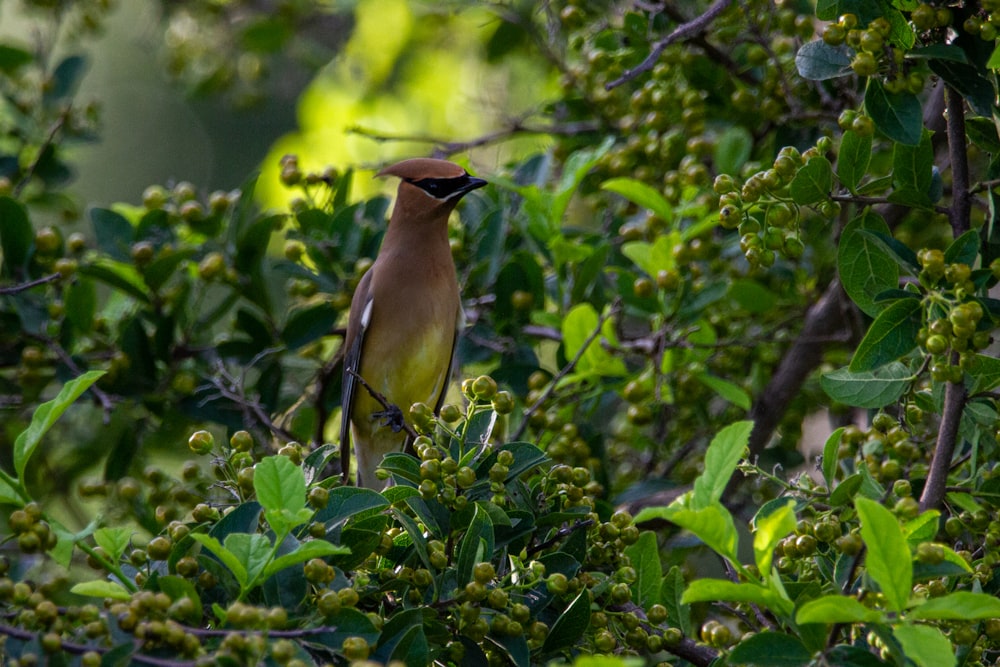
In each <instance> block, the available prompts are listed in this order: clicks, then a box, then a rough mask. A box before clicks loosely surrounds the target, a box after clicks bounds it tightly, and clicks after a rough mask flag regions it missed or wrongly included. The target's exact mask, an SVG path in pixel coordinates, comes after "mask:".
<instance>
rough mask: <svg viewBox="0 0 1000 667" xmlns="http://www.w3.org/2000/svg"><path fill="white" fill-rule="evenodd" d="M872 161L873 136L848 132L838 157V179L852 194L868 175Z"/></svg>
mask: <svg viewBox="0 0 1000 667" xmlns="http://www.w3.org/2000/svg"><path fill="white" fill-rule="evenodd" d="M871 159H872V138H871V135H865V136H862V135H860V134H858V133H857V132H852V131H851V130H848V131H847V132H844V138H843V139H842V140H841V142H840V153H839V154H838V155H837V178H839V179H840V182H841V183H842V184H843V185H844V187H846V188H847V189H848V190H850V191H851V192H855V190H856V188H857V187H858V184H859V183H861V179H863V178H864V177H865V174H866V173H868V164H869V163H870V162H871Z"/></svg>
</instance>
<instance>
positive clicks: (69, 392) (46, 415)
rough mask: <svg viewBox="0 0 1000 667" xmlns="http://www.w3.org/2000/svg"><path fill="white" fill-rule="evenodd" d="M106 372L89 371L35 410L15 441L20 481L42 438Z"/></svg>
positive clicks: (16, 467)
mask: <svg viewBox="0 0 1000 667" xmlns="http://www.w3.org/2000/svg"><path fill="white" fill-rule="evenodd" d="M102 375H104V371H87V372H86V373H83V374H82V375H80V376H78V377H76V378H74V379H72V380H70V381H69V382H67V383H66V384H65V385H63V388H62V389H61V390H59V393H58V394H57V395H56V397H55V398H53V399H52V400H51V401H46V402H45V403H42V404H41V405H39V406H38V407H37V408H36V409H35V413H34V414H33V415H32V416H31V423H30V424H29V425H28V428H26V429H24V430H23V431H22V432H21V434H20V435H19V436H17V440H15V441H14V470H15V471H16V473H17V477H18V478H19V479H23V478H24V469H25V468H26V467H27V465H28V461H29V460H30V459H31V455H32V454H34V453H35V450H36V449H37V448H38V445H39V444H40V443H41V441H42V438H43V437H44V436H45V434H46V433H47V432H48V430H49V429H50V428H52V426H53V424H55V423H56V421H58V419H59V418H60V417H61V416H62V414H63V413H64V412H66V410H67V409H68V408H69V406H70V405H72V404H73V402H74V401H76V399H78V398H79V397H80V396H81V395H82V394H83V392H85V391H87V389H89V388H90V386H91V385H92V384H94V383H95V382H97V380H98V379H100V378H101V376H102Z"/></svg>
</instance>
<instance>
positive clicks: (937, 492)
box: [920, 86, 971, 510]
mask: <svg viewBox="0 0 1000 667" xmlns="http://www.w3.org/2000/svg"><path fill="white" fill-rule="evenodd" d="M944 97H945V107H946V108H947V111H948V124H947V131H948V157H949V158H950V160H951V182H952V199H951V214H950V221H951V231H952V234H953V235H954V236H955V237H956V238H957V237H959V236H961V235H962V234H964V233H965V232H966V231H967V230H968V229H969V212H970V210H971V196H970V193H969V159H968V153H967V152H966V147H965V100H964V98H963V97H962V95H961V94H960V93H959V92H958V91H956V90H955V89H954V88H952V87H951V86H947V87H946V88H945V94H944ZM951 363H953V364H957V363H958V353H957V352H952V353H951ZM966 398H967V393H966V389H965V384H964V383H963V382H962V380H959V381H958V382H949V383H948V384H947V386H946V387H945V390H944V407H943V412H942V414H941V425H940V426H939V427H938V438H937V442H936V443H935V445H934V453H933V455H932V458H931V465H930V469H929V471H928V473H927V483H926V484H925V485H924V491H923V493H922V494H921V495H920V509H921V510H929V509H934V508H936V507H937V506H938V505H940V504H941V501H942V500H943V499H944V494H945V488H946V487H947V484H948V470H949V468H950V467H951V459H952V457H954V456H955V448H956V446H957V444H958V437H959V436H958V426H959V423H960V422H961V420H962V410H964V409H965V400H966Z"/></svg>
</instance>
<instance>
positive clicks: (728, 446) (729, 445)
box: [691, 421, 753, 509]
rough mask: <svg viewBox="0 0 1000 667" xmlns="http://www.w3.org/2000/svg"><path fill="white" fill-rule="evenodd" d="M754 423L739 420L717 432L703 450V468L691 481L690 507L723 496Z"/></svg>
mask: <svg viewBox="0 0 1000 667" xmlns="http://www.w3.org/2000/svg"><path fill="white" fill-rule="evenodd" d="M751 430H753V422H750V421H741V422H736V423H734V424H730V425H729V426H727V427H725V428H724V429H722V430H721V431H719V432H718V433H717V434H716V436H715V437H714V438H712V442H711V443H709V445H708V449H707V450H706V451H705V469H704V471H702V473H701V475H699V476H698V478H697V479H696V480H695V482H694V492H693V494H692V495H691V507H692V509H703V508H705V507H708V506H710V505H713V504H714V503H717V502H718V501H719V499H720V498H722V492H723V491H724V490H725V488H726V485H727V484H729V478H730V477H732V476H733V473H734V472H735V471H736V466H737V465H738V464H739V462H740V459H742V458H743V456H744V455H745V453H746V447H747V442H748V441H749V440H750V431H751Z"/></svg>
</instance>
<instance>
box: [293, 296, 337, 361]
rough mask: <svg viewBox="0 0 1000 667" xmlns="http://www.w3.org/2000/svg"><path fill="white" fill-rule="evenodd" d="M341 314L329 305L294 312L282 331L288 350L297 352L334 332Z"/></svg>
mask: <svg viewBox="0 0 1000 667" xmlns="http://www.w3.org/2000/svg"><path fill="white" fill-rule="evenodd" d="M338 316H339V313H338V312H337V311H336V310H335V309H333V308H331V307H330V305H329V304H327V303H319V304H316V305H313V306H306V307H305V308H299V309H297V310H293V311H292V312H291V314H290V315H289V316H288V320H287V321H286V322H285V328H284V329H283V330H282V331H281V339H282V340H283V341H285V344H286V345H288V349H290V350H297V349H298V348H300V347H302V346H303V345H307V344H309V343H312V342H313V341H316V340H318V339H320V338H322V337H323V336H325V335H327V334H329V333H330V332H331V331H333V327H334V325H336V324H337V317H338Z"/></svg>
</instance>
